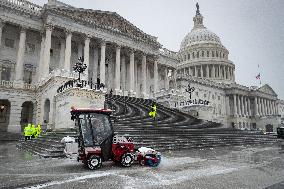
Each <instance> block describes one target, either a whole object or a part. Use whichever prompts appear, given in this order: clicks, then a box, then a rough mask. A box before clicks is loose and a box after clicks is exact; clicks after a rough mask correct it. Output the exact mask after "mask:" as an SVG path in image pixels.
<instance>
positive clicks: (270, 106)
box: [254, 97, 278, 116]
mask: <svg viewBox="0 0 284 189" xmlns="http://www.w3.org/2000/svg"><path fill="white" fill-rule="evenodd" d="M254 104H255V112H256V115H258V116H266V115H277V114H278V110H277V104H276V101H275V100H270V99H266V98H262V97H255V99H254Z"/></svg>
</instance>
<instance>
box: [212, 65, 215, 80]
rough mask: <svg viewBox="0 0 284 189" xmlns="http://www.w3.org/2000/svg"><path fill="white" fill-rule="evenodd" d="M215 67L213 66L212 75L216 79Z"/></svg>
mask: <svg viewBox="0 0 284 189" xmlns="http://www.w3.org/2000/svg"><path fill="white" fill-rule="evenodd" d="M215 72H216V71H215V65H212V73H211V77H212V78H215Z"/></svg>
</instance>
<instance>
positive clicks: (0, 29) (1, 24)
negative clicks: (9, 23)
mask: <svg viewBox="0 0 284 189" xmlns="http://www.w3.org/2000/svg"><path fill="white" fill-rule="evenodd" d="M4 26H5V23H4V22H3V20H1V19H0V49H1V45H2V44H1V42H2V32H3V28H4Z"/></svg>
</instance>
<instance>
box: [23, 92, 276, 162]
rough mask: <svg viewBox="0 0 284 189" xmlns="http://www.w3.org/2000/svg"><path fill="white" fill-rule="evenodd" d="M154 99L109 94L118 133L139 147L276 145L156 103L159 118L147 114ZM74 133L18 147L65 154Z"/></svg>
mask: <svg viewBox="0 0 284 189" xmlns="http://www.w3.org/2000/svg"><path fill="white" fill-rule="evenodd" d="M152 103H153V101H152V100H145V99H141V98H133V97H124V96H115V95H112V96H110V95H106V102H105V104H106V107H107V108H111V109H114V110H115V111H114V112H113V114H112V116H111V119H112V122H113V127H114V130H115V134H120V135H125V134H126V135H129V136H131V137H132V138H133V140H134V143H135V145H136V147H141V146H147V147H151V148H154V149H157V150H160V151H163V150H179V149H189V148H208V147H218V146H236V145H265V144H274V143H276V142H277V141H278V140H277V138H276V137H274V136H268V135H262V134H260V133H259V132H252V131H240V130H235V129H228V128H223V127H222V125H221V124H219V123H214V122H210V121H204V120H200V119H196V118H194V117H192V116H190V115H188V114H185V113H183V112H180V111H179V110H176V109H170V108H167V107H164V106H162V105H160V104H157V118H156V120H153V119H152V118H150V117H149V116H148V113H149V111H150V107H151V105H152ZM67 135H69V136H76V133H75V132H71V131H61V132H56V133H53V132H49V133H46V134H44V135H42V136H40V137H39V138H38V139H34V140H32V141H24V140H23V139H22V140H20V141H19V144H18V147H19V148H22V149H26V150H29V151H32V152H34V153H36V154H39V155H41V156H43V157H63V149H64V146H63V144H61V143H60V140H61V139H62V138H63V137H64V136H67Z"/></svg>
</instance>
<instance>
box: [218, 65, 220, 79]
mask: <svg viewBox="0 0 284 189" xmlns="http://www.w3.org/2000/svg"><path fill="white" fill-rule="evenodd" d="M218 78H219V79H220V78H221V66H220V65H219V66H218Z"/></svg>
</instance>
